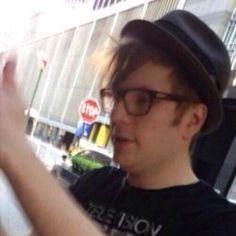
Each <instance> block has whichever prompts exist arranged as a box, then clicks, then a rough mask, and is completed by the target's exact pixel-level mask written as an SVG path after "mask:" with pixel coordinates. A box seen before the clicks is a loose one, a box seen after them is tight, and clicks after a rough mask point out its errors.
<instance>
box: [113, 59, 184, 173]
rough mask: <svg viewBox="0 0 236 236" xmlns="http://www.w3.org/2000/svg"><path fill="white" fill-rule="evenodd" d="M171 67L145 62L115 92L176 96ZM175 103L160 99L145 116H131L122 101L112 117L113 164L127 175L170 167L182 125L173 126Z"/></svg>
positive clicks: (177, 146)
mask: <svg viewBox="0 0 236 236" xmlns="http://www.w3.org/2000/svg"><path fill="white" fill-rule="evenodd" d="M171 72H172V70H171V69H170V68H167V67H164V66H162V65H156V64H155V65H154V64H152V63H146V64H144V65H143V66H141V67H140V68H138V69H137V70H135V71H133V72H132V73H131V74H130V75H129V76H128V77H127V78H126V79H125V80H123V81H122V82H120V83H119V84H118V86H117V87H116V88H115V89H117V90H118V89H122V90H123V89H130V88H145V89H151V90H157V91H162V92H166V93H173V92H172V91H171V85H172V82H171V79H170V77H171ZM175 109H176V102H174V101H167V100H157V99H155V100H154V102H153V106H152V107H151V109H150V111H149V112H148V113H147V114H146V115H143V116H133V115H129V114H128V113H127V112H126V110H125V107H124V103H123V102H122V99H121V100H120V101H119V102H118V103H117V104H116V105H115V107H114V109H113V111H112V114H111V123H112V142H113V145H114V161H115V162H116V163H118V164H119V165H120V167H121V168H122V169H124V170H126V171H127V172H137V171H138V172H140V171H148V170H151V169H152V168H161V167H162V166H166V165H168V163H170V162H171V161H172V159H173V158H175V155H176V154H177V153H176V152H178V151H179V150H180V148H182V147H180V145H181V142H180V139H181V129H180V125H177V126H173V124H172V123H173V120H174V117H175V112H176V110H175Z"/></svg>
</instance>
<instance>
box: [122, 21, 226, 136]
mask: <svg viewBox="0 0 236 236" xmlns="http://www.w3.org/2000/svg"><path fill="white" fill-rule="evenodd" d="M125 36H132V37H134V38H139V39H141V40H142V41H143V42H145V43H147V44H148V45H150V46H152V47H153V48H157V49H161V50H164V51H166V52H167V53H168V54H169V55H171V56H173V57H174V58H175V59H176V60H178V63H179V64H180V65H181V66H183V67H184V69H185V71H186V72H187V73H188V77H189V79H190V83H192V85H193V87H194V88H195V89H196V90H197V92H198V94H199V96H200V98H201V100H202V102H203V103H204V104H206V106H207V108H208V115H207V119H206V121H205V123H204V125H203V127H202V130H201V134H208V133H210V132H211V131H213V130H215V129H216V128H217V127H218V126H219V124H220V122H221V120H222V117H223V107H222V100H221V98H220V96H219V92H218V90H217V88H216V85H215V83H214V82H213V81H212V78H211V75H209V74H208V72H207V71H206V69H205V68H204V66H203V65H202V63H201V62H200V61H199V59H198V58H197V57H196V56H195V55H194V54H193V53H192V52H191V50H190V49H189V48H188V47H187V46H186V45H185V44H184V43H182V42H181V41H180V40H179V39H178V38H176V36H175V35H174V34H172V33H171V32H170V31H168V30H167V29H166V28H164V27H162V26H161V25H158V24H154V23H151V22H149V21H145V20H133V21H131V22H129V23H128V24H126V25H125V27H124V28H123V30H122V31H121V37H125Z"/></svg>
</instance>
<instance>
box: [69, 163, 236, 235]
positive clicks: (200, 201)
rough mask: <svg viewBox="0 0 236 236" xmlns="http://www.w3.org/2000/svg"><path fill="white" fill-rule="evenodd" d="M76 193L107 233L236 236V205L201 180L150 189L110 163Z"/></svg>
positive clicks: (77, 187)
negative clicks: (137, 184)
mask: <svg viewBox="0 0 236 236" xmlns="http://www.w3.org/2000/svg"><path fill="white" fill-rule="evenodd" d="M71 192H72V194H73V195H74V197H75V198H76V199H77V200H78V202H79V203H80V204H81V205H82V206H83V207H84V209H85V210H86V211H87V212H88V214H89V215H90V216H91V217H92V218H93V219H94V220H95V221H97V222H98V223H99V224H101V225H102V227H103V229H104V232H106V233H107V235H112V236H133V235H146V236H149V235H150V236H213V235H214V236H236V206H235V205H233V204H231V203H229V202H228V201H227V200H226V199H225V198H223V197H221V196H219V195H218V194H217V193H215V191H214V190H213V189H212V188H211V187H210V186H208V185H207V184H205V183H204V182H202V181H199V182H197V183H194V184H190V185H184V186H176V187H170V188H165V189H161V190H145V189H140V188H135V187H132V186H130V185H129V184H128V183H127V182H126V179H125V173H124V172H123V171H121V170H120V169H116V168H113V167H105V168H102V169H98V170H94V171H91V172H89V173H87V174H86V175H84V176H83V177H81V178H80V180H79V181H78V182H77V184H76V185H75V186H73V187H72V188H71Z"/></svg>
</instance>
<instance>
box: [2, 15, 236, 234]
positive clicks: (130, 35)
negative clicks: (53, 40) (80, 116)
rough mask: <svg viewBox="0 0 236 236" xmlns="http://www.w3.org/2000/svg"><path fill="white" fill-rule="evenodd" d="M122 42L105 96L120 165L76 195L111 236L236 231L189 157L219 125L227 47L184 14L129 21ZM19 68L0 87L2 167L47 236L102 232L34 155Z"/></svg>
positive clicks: (88, 179)
mask: <svg viewBox="0 0 236 236" xmlns="http://www.w3.org/2000/svg"><path fill="white" fill-rule="evenodd" d="M121 36H122V37H121V38H122V40H121V44H120V46H118V49H117V51H116V53H115V55H114V60H113V63H112V65H111V68H113V73H112V74H111V80H110V81H109V83H108V86H107V88H106V89H104V90H102V91H101V97H102V100H103V103H104V108H105V109H106V111H107V112H111V125H112V134H111V135H112V141H113V144H114V160H115V161H116V162H117V163H118V164H119V166H120V169H115V168H104V169H101V170H96V171H93V172H91V173H89V174H86V175H85V176H83V177H82V178H81V179H80V181H79V182H78V183H77V185H76V186H75V187H74V188H73V189H72V192H73V193H74V195H75V196H76V198H77V199H78V200H79V202H80V203H81V204H82V205H83V207H84V208H85V209H86V211H87V212H88V213H89V214H90V215H91V217H92V218H93V219H95V221H97V222H98V223H100V224H101V225H103V228H104V230H105V232H107V233H109V234H110V235H127V236H131V235H153V236H156V235H158V236H160V235H165V236H166V235H169V236H170V235H175V236H176V235H181V236H184V235H188V236H190V235H191V236H203V235H204V236H207V235H211V236H212V235H217V236H219V235H222V236H223V235H224V236H229V235H236V224H235V222H236V210H235V207H234V206H233V205H231V204H230V203H228V202H227V201H226V200H225V199H223V198H221V197H220V196H218V195H217V194H216V193H215V192H214V191H213V190H212V189H211V188H210V187H209V186H207V185H206V184H204V183H203V182H201V181H199V180H198V179H197V177H196V176H195V175H194V173H193V172H192V170H191V165H190V155H189V151H190V149H191V145H192V143H193V140H194V139H195V137H196V135H198V134H204V133H207V132H210V131H211V130H213V129H214V128H215V127H217V125H218V124H219V123H220V120H221V116H222V104H221V100H220V95H221V94H222V92H223V90H224V88H225V87H226V85H227V81H228V77H229V71H230V66H229V58H228V54H227V51H226V49H225V47H224V46H223V44H222V42H221V41H220V40H219V39H218V37H217V36H216V35H215V34H214V33H213V32H212V31H211V30H210V29H209V28H208V27H207V26H206V25H205V24H203V23H202V22H201V21H200V20H199V19H198V18H196V17H194V16H193V15H191V14H190V13H188V12H185V11H174V12H171V13H169V14H168V15H166V16H164V17H163V18H162V19H160V20H158V21H156V22H155V23H150V22H146V21H139V20H138V21H134V22H130V23H128V24H127V25H126V26H125V28H124V29H123V31H122V35H121ZM14 66H15V62H14V60H12V59H8V60H7V62H6V64H5V66H4V68H3V72H2V77H1V81H0V158H1V159H0V168H1V169H2V170H3V171H4V173H5V174H6V175H7V177H8V178H9V180H10V182H11V184H12V187H13V188H14V190H15V192H16V194H17V196H18V198H19V200H20V201H21V203H22V205H23V207H24V208H25V211H26V213H27V214H28V216H29V218H30V220H31V222H32V224H33V226H34V228H35V231H36V233H37V234H38V235H44V236H52V235H53V236H54V235H57V236H65V235H66V236H73V235H86V236H87V235H89V236H93V235H94V236H95V235H96V236H98V235H101V233H100V232H99V230H98V229H97V228H96V227H95V226H94V224H92V223H91V222H90V221H89V220H88V219H87V218H86V217H85V215H84V214H83V212H82V211H81V209H80V208H79V207H76V206H75V203H74V202H73V200H72V199H70V198H69V196H68V195H67V194H66V193H65V192H64V191H63V190H62V189H61V188H60V187H59V186H58V185H56V182H55V180H54V179H53V178H52V176H51V175H50V174H49V173H48V172H47V171H46V170H45V168H44V167H43V165H42V164H41V163H40V161H39V160H38V159H37V158H35V156H34V153H33V152H32V151H31V148H30V145H29V144H28V143H27V140H26V138H25V134H24V116H23V106H22V104H21V103H20V99H19V95H18V93H17V89H16V86H15V83H14V81H13V73H14ZM32 177H33V178H32Z"/></svg>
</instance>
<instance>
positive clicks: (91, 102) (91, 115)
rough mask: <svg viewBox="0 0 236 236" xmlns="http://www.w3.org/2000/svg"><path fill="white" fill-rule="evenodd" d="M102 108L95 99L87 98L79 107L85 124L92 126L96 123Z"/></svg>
mask: <svg viewBox="0 0 236 236" xmlns="http://www.w3.org/2000/svg"><path fill="white" fill-rule="evenodd" d="M100 111H101V109H100V106H99V103H98V101H97V100H96V99H95V98H85V99H83V100H82V101H81V103H80V106H79V116H80V117H81V119H82V120H83V122H85V123H87V124H91V123H93V122H95V121H96V120H97V118H98V116H99V114H100Z"/></svg>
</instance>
